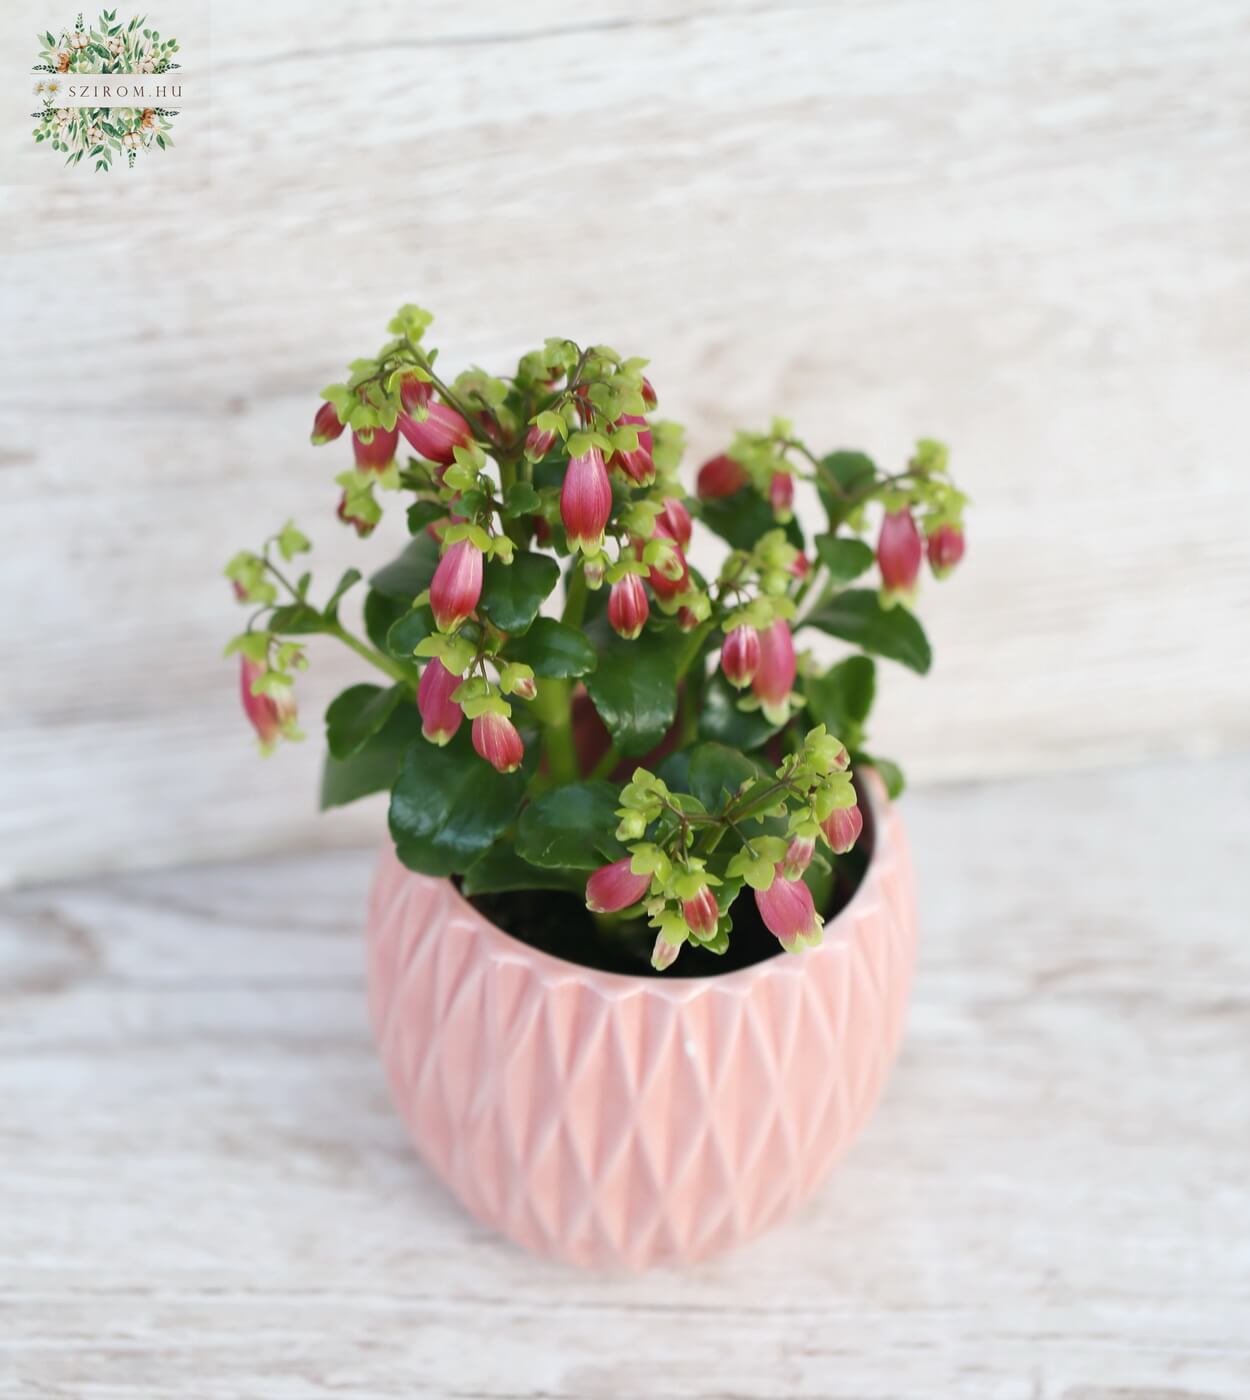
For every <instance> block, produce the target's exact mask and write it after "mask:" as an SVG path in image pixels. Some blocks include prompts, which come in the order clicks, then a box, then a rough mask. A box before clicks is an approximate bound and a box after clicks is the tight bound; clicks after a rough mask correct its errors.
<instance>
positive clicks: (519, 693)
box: [512, 676, 538, 700]
mask: <svg viewBox="0 0 1250 1400" xmlns="http://www.w3.org/2000/svg"><path fill="white" fill-rule="evenodd" d="M512 693H513V695H515V696H516V698H517V699H518V700H533V699H534V698H535V697H536V696H537V695H538V682H537V681H535V679H534V677H533V676H522V677H521V678H520V679H519V680H515V681H513V683H512Z"/></svg>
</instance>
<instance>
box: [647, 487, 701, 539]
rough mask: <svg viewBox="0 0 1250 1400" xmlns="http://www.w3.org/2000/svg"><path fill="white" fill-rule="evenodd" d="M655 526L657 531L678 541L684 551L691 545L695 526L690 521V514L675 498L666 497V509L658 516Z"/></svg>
mask: <svg viewBox="0 0 1250 1400" xmlns="http://www.w3.org/2000/svg"><path fill="white" fill-rule="evenodd" d="M655 524H656V528H657V529H660V530H663V531H664V532H665V533H666V534H668V535H669V536H670V538H672V539H674V540H676V541H677V543H678V544H679V545H681V547H682V549H685V548H686V546H687V545H689V543H690V536H691V534H692V533H693V530H694V526H693V525H692V523H691V520H690V512H689V511H688V510H687V509H686V507H685V506H684V505H683V504H682V503H681V501H679V500H677V498H676V497H675V496H666V497H665V499H664V509H663V510H662V511H661V512H660V513H659V515H657V516H656V518H655Z"/></svg>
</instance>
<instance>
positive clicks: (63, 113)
mask: <svg viewBox="0 0 1250 1400" xmlns="http://www.w3.org/2000/svg"><path fill="white" fill-rule="evenodd" d="M73 115H74V114H73V112H71V111H70V109H69V108H68V107H59V108H58V109H57V113H56V123H57V125H58V126H59V127H61V128H62V130H63V129H64V128H65V127H67V126H68V125H69V124H70V121H71V119H72V118H73Z"/></svg>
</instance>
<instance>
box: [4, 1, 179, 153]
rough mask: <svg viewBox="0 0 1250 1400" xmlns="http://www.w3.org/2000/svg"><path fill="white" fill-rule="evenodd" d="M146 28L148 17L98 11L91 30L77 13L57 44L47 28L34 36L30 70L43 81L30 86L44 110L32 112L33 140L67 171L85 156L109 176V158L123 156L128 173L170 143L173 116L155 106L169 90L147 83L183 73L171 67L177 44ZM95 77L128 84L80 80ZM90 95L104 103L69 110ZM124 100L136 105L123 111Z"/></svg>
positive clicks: (57, 40) (111, 11)
mask: <svg viewBox="0 0 1250 1400" xmlns="http://www.w3.org/2000/svg"><path fill="white" fill-rule="evenodd" d="M146 23H147V17H146V16H139V15H136V16H135V17H134V18H132V19H131V20H130V22H129V23H125V22H121V21H119V20H118V18H117V11H116V10H101V12H100V16H99V18H98V19H97V20H96V22H95V25H94V26H93V27H92V28H90V29H89V28H87V27H86V26H85V25H84V24H83V17H82V15H81V14H80V15H79V16H78V18H77V20H76V21H75V23H74V27H73V28H72V29H63V30H62V31H61V35H60V38H59V39H58V38H57V36H56V34H55V33H54V32H53V31H52V30H48V31H47V32H46V33H44V34H40V35H39V36H38V39H39V43H40V46H41V47H40V50H39V61H38V62H37V63H36V64H35V65H34V66H33V69H32V72H35V73H40V74H45V75H47V76H44V77H41V78H39V79H38V81H37V82H36V83H35V96H36V97H38V98H39V99H40V101H41V102H42V104H43V106H42V109H41V110H40V111H38V112H32V113H31V115H32V116H33V117H34V118H35V120H36V121H37V122H38V125H37V126H36V127H35V129H34V132H33V135H34V138H35V140H36V141H37V142H47V143H48V144H49V145H50V146H51V147H52V149H53V150H54V151H63V152H64V153H65V164H66V165H78V164H80V163H81V162H82V160H83V158H84V157H86V158H87V159H88V160H93V161H94V162H95V168H96V169H97V170H111V169H112V168H113V161H114V159H115V158H116V157H119V156H121V155H122V154H124V155H125V157H126V161H127V164H128V166H131V167H133V165H134V163H135V161H136V159H137V158H138V155H139V152H140V151H151V150H153V149H159V150H162V151H164V150H168V149H169V147H171V146H172V145H173V144H174V141H173V137H172V136H171V135H170V131H171V128H172V127H173V122H174V118H175V117H176V116H177V115H178V113H177V112H176V111H171V110H169V109H168V108H166V107H161V106H157V105H156V103H157V101H158V100H159V99H161V98H165V100H168V95H169V93H170V90H171V89H170V85H169V84H167V83H166V84H156V83H149V82H147V81H146V78H147V75H149V74H150V75H151V76H152V77H153V78H156V77H158V76H159V75H161V74H165V73H169V72H171V71H172V70H174V69H176V68H178V67H180V65H179V64H178V63H176V62H175V61H174V55H175V54H176V53H177V52H178V41H177V40H176V39H172V38H169V37H165V38H162V37H161V35H160V33H159V32H158V31H157V30H155V29H150V28H145V27H144V26H145V25H146ZM94 74H98V75H100V76H101V77H103V76H105V75H108V74H114V75H118V76H119V77H121V76H123V75H124V78H125V79H130V80H132V81H129V82H127V81H122V82H120V83H118V84H107V83H101V84H92V83H90V81H88V82H86V83H84V82H83V75H94ZM134 80H137V81H134ZM93 95H98V96H99V97H100V98H101V100H104V99H107V102H106V103H105V105H103V106H99V107H87V106H70V105H68V103H69V100H70V99H71V98H80V97H82V96H88V97H90V96H93ZM126 97H131V98H132V99H133V100H135V101H138V102H139V104H140V105H138V106H133V107H127V106H121V105H120V101H121V100H122V99H124V98H126Z"/></svg>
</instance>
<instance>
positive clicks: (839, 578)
mask: <svg viewBox="0 0 1250 1400" xmlns="http://www.w3.org/2000/svg"><path fill="white" fill-rule="evenodd" d="M812 543H813V544H815V546H816V553H817V554H819V555H820V562H821V563H822V564H823V565H824V566H825V568H826V569H828V570H829V577H830V579H831V580H832V581H833V582H834V583H850V581H851V580H852V579H855V578H858V577H859V576H860V574H862V573H863V572H864V571H865V570H866V569H870V568H872V565H873V562H874V561H875V559H876V557H877V556H876V555H875V554H874V553H873V552H872V550H871V548H870V547H869V546H868V545H866V544H865V543H864V542H863V540H852V539H839V538H838V537H837V536H836V535H817V536H816V538H815V540H813V541H812Z"/></svg>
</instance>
